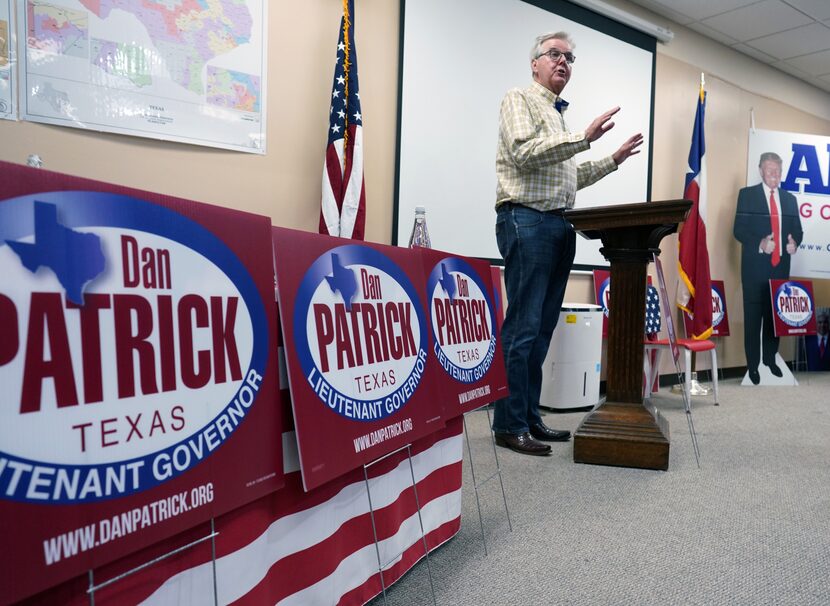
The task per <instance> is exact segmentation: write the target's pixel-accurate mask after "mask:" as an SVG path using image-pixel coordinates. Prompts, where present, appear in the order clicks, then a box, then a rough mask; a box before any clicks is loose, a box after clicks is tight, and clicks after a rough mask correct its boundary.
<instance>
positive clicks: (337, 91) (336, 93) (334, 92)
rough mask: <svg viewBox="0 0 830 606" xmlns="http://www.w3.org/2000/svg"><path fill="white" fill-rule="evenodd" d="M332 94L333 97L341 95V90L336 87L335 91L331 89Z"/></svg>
mask: <svg viewBox="0 0 830 606" xmlns="http://www.w3.org/2000/svg"><path fill="white" fill-rule="evenodd" d="M331 96H332V97H339V96H340V91H339V90H337V89H334V90H333V91H331Z"/></svg>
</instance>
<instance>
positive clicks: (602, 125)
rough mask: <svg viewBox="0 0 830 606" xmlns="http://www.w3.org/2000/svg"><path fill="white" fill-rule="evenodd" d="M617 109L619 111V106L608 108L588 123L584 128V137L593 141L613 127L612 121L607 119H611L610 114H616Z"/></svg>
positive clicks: (590, 141)
mask: <svg viewBox="0 0 830 606" xmlns="http://www.w3.org/2000/svg"><path fill="white" fill-rule="evenodd" d="M618 111H620V108H619V107H615V108H614V109H609V110H608V111H607V112H605V113H604V114H602V115H601V116H599V117H598V118H596V119H595V120H594V121H593V122H591V124H589V125H588V128H586V129H585V138H586V139H588V142H589V143H593V142H594V141H596V140H597V139H599V138H600V137H601V136H602V135H604V134H605V133H607V132H608V131H609V130H611V129H612V128H614V123H613V122H609V120H611V116H613V115H614V114H616V113H617V112H618Z"/></svg>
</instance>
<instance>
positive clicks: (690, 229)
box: [677, 74, 712, 340]
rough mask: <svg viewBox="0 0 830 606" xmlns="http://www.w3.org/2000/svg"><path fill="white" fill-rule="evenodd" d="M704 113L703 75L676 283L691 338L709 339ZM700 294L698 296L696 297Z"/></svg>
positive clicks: (685, 195)
mask: <svg viewBox="0 0 830 606" xmlns="http://www.w3.org/2000/svg"><path fill="white" fill-rule="evenodd" d="M705 113H706V91H705V90H704V89H703V74H701V76H700V94H699V98H698V103H697V112H696V113H695V126H694V131H693V132H692V144H691V147H690V149H689V166H688V168H687V171H686V186H685V189H684V193H683V197H684V198H686V199H687V200H692V202H693V204H692V209H691V211H690V212H689V217H688V218H687V219H686V222H685V223H684V225H683V229H682V230H681V232H680V238H679V239H680V252H679V255H678V261H677V266H678V271H679V275H680V280H679V281H678V283H677V306H678V307H679V308H680V309H682V310H683V312H684V313H686V314H687V315H688V316H689V318H690V319H691V320H692V334H691V335H686V336H687V337H691V338H692V339H699V340H703V339H708V338H709V337H710V336H711V335H712V300H711V299H712V297H711V291H712V278H711V276H710V274H709V249H708V248H707V246H706V140H705V137H704V135H703V119H704V116H705ZM696 293H700V296H699V297H698V296H695V294H696Z"/></svg>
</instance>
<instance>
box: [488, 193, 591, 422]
mask: <svg viewBox="0 0 830 606" xmlns="http://www.w3.org/2000/svg"><path fill="white" fill-rule="evenodd" d="M496 241H497V243H498V246H499V252H500V253H501V256H502V257H503V258H504V280H505V286H506V289H507V314H506V316H505V319H504V326H503V328H502V349H503V351H504V361H505V366H506V368H507V385H508V387H509V389H510V395H509V396H508V397H506V398H503V399H501V400H498V401H497V402H496V404H495V415H494V417H493V431H495V432H496V433H512V434H520V433H525V432H527V431H529V429H530V426H531V425H534V424H536V423H539V422H541V420H542V417H541V416H540V415H539V393H540V392H541V390H542V364H543V363H544V361H545V356H546V355H547V352H548V347H549V346H550V339H551V337H552V336H553V329H554V328H556V322H557V320H559V312H560V309H561V308H562V300H563V299H564V297H565V287H566V286H567V284H568V276H569V274H570V271H571V266H572V265H573V260H574V253H575V251H576V234H575V233H574V229H573V226H572V225H571V224H570V223H569V222H568V221H567V220H566V219H565V218H564V217H562V216H561V215H556V214H552V213H542V212H539V211H536V210H533V209H531V208H527V207H525V206H521V205H518V204H511V203H507V204H502V205H500V206H499V210H498V215H497V218H496Z"/></svg>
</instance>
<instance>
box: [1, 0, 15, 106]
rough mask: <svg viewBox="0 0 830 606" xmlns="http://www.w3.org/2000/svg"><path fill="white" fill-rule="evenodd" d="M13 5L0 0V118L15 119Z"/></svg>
mask: <svg viewBox="0 0 830 606" xmlns="http://www.w3.org/2000/svg"><path fill="white" fill-rule="evenodd" d="M14 30H15V28H14V5H13V3H12V1H11V0H0V119H3V120H16V119H17V82H16V81H15V52H14V50H15V49H14Z"/></svg>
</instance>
